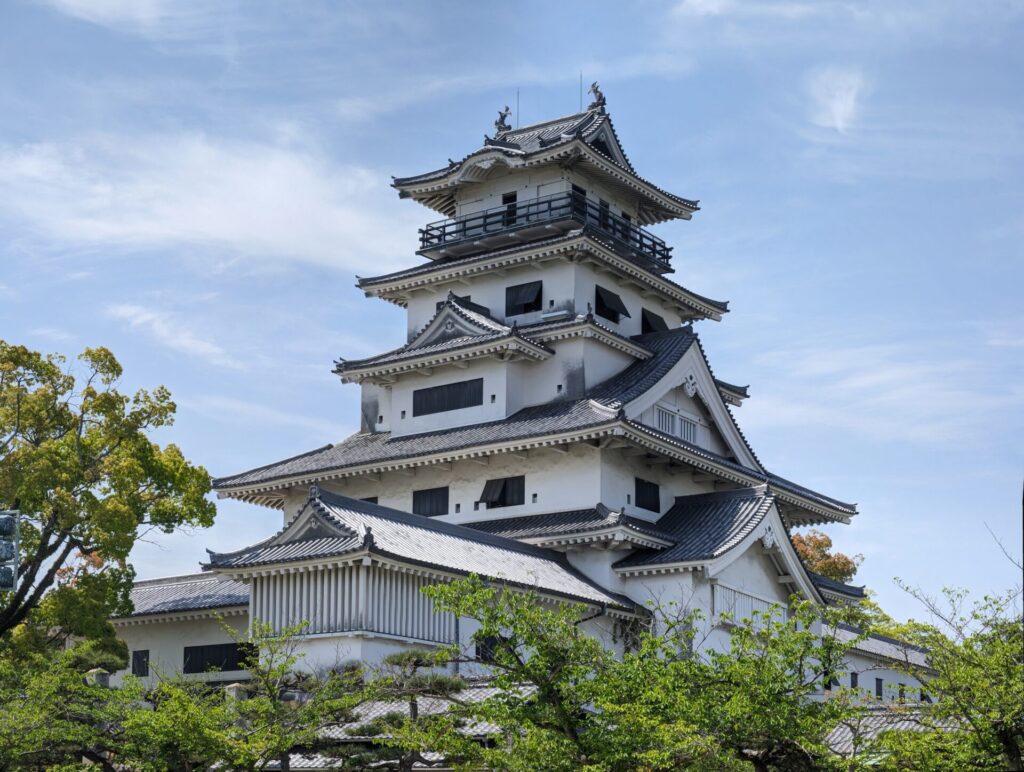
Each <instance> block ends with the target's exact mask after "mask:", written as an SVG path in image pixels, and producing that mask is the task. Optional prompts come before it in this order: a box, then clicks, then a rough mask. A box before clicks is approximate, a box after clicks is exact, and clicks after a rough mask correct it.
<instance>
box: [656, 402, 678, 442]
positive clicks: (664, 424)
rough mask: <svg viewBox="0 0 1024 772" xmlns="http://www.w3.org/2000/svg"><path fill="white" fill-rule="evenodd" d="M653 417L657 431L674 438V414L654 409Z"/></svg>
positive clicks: (660, 408)
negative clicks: (656, 424) (656, 423)
mask: <svg viewBox="0 0 1024 772" xmlns="http://www.w3.org/2000/svg"><path fill="white" fill-rule="evenodd" d="M654 415H655V418H656V420H657V422H658V431H660V432H665V433H666V434H671V435H673V436H675V433H676V414H675V413H673V412H671V411H669V410H665V408H663V407H659V408H655V411H654Z"/></svg>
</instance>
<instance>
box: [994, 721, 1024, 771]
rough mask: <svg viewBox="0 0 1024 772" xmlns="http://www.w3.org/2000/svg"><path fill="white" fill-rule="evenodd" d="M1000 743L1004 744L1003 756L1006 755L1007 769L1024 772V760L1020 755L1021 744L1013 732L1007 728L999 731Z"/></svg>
mask: <svg viewBox="0 0 1024 772" xmlns="http://www.w3.org/2000/svg"><path fill="white" fill-rule="evenodd" d="M997 736H998V737H999V744H1000V745H1002V746H1003V756H1005V757H1006V769H1007V770H1008V772H1024V760H1022V759H1021V755H1020V744H1019V743H1018V742H1017V737H1016V736H1015V735H1014V733H1013V732H1011V731H1007V730H1005V729H1003V730H1000V731H999V732H998V733H997Z"/></svg>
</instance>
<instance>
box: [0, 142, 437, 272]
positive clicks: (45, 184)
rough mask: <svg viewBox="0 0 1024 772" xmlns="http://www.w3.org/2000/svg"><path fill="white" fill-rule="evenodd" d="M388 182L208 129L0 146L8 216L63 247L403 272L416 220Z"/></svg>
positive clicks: (303, 152)
mask: <svg viewBox="0 0 1024 772" xmlns="http://www.w3.org/2000/svg"><path fill="white" fill-rule="evenodd" d="M387 179H388V178H387V176H386V175H384V174H383V173H378V172H376V171H374V170H371V169H367V168H363V167H359V166H352V165H343V164H338V163H336V162H334V161H332V160H331V159H330V158H328V157H325V156H324V155H323V154H321V153H319V152H318V151H317V150H316V149H315V148H312V147H308V146H307V147H296V146H294V145H291V144H289V145H288V146H283V145H277V144H271V143H259V142H246V141H232V140H225V139H214V138H210V137H207V136H205V135H202V134H178V135H170V136H109V135H107V136H99V137H92V138H89V139H85V140H81V141H78V142H73V143H38V144H30V145H21V146H17V147H11V146H8V147H3V146H0V211H2V210H4V209H6V210H8V211H9V212H11V214H13V215H14V216H16V217H20V218H22V219H24V220H26V221H28V223H29V224H30V225H32V226H33V227H34V229H35V231H36V232H37V233H38V234H40V235H41V236H43V237H44V238H47V239H49V240H52V241H53V242H56V243H58V244H69V245H77V246H80V245H82V244H92V245H98V246H102V247H104V248H110V249H120V250H121V251H122V252H128V251H133V250H135V251H137V250H140V249H144V248H148V247H175V246H179V247H180V246H193V247H200V248H207V249H208V250H209V251H211V253H215V254H216V256H217V258H218V259H219V260H224V259H232V258H238V257H241V258H256V259H261V260H264V261H267V260H275V259H276V260H280V259H286V260H293V261H300V262H307V263H314V264H319V265H327V266H332V267H336V268H339V269H342V270H345V271H354V272H357V273H358V272H382V271H384V270H387V269H389V268H396V267H398V266H399V265H400V264H401V262H400V261H401V259H402V257H403V256H404V255H405V254H406V253H407V252H408V245H409V244H410V243H413V242H414V239H415V234H416V225H417V222H418V221H417V220H416V219H415V217H414V215H415V214H416V212H414V211H413V210H412V209H410V208H409V207H403V206H402V205H401V204H400V203H399V202H398V201H397V198H396V197H395V196H394V192H393V191H391V190H390V189H389V188H388V185H387Z"/></svg>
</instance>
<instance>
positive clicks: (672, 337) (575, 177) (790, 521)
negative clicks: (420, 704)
mask: <svg viewBox="0 0 1024 772" xmlns="http://www.w3.org/2000/svg"><path fill="white" fill-rule="evenodd" d="M593 91H594V94H595V97H596V98H595V101H594V102H593V103H592V104H591V105H590V106H589V108H588V109H586V110H585V111H583V112H580V113H577V114H575V115H570V116H567V117H563V118H557V119H555V120H550V121H545V122H543V123H538V124H534V125H530V126H524V127H522V128H512V127H510V126H509V125H508V123H507V122H506V119H507V115H508V112H507V110H506V111H503V112H502V113H501V115H500V116H499V119H498V121H496V122H495V129H496V131H495V132H494V136H493V137H485V139H484V142H483V146H482V147H480V148H478V149H476V150H473V151H472V152H470V153H469V154H467V155H464V156H462V157H461V158H460V160H457V161H449V162H448V163H447V164H445V165H444V166H442V167H441V168H438V169H435V170H433V171H429V172H426V173H425V174H417V175H415V176H411V177H400V178H395V179H394V182H393V186H394V188H395V189H396V190H397V191H398V195H399V196H400V197H401V198H403V199H411V200H412V201H415V202H416V203H418V204H420V205H422V206H424V207H426V208H427V209H429V210H431V213H432V216H433V217H441V218H443V219H440V220H438V221H436V222H432V223H431V224H429V225H425V226H424V227H423V228H422V229H421V230H420V243H419V250H418V251H417V255H418V256H419V258H420V259H419V260H418V261H417V262H416V264H415V265H412V266H410V267H409V268H407V269H405V270H401V271H398V272H395V273H390V274H386V275H383V276H373V277H364V278H360V279H359V280H358V286H359V288H360V289H362V290H363V292H364V293H365V294H366V296H367V297H370V298H376V299H380V300H383V301H386V302H389V303H394V304H396V305H398V306H400V307H402V308H404V309H405V310H406V313H407V320H408V321H407V330H408V336H407V343H406V344H405V345H403V346H401V347H400V348H397V349H395V350H392V351H386V352H383V353H381V354H379V355H377V356H373V357H370V358H367V359H340V360H338V361H337V362H336V363H335V364H334V372H335V373H337V375H338V376H339V378H340V379H341V381H342V383H345V384H357V385H358V388H359V389H360V390H361V393H362V400H361V415H360V419H359V423H360V428H359V431H358V432H356V433H355V434H353V435H351V436H350V437H348V438H346V439H343V440H341V441H339V442H337V443H335V444H333V445H328V446H326V447H318V448H313V449H311V450H309V451H308V452H306V453H303V454H301V455H298V456H295V457H292V458H286V459H283V460H280V461H274V462H272V463H268V464H267V465H265V466H261V467H259V468H257V469H250V470H248V471H243V472H240V473H237V474H232V475H230V476H226V477H221V478H219V479H217V480H216V481H215V482H214V487H215V489H216V491H217V493H218V495H219V496H221V497H229V498H233V499H239V500H242V501H245V502H250V503H251V504H252V505H254V506H263V507H272V508H275V509H278V510H280V512H281V529H280V530H279V531H278V532H277V533H275V534H272V535H269V536H268V537H267V538H265V539H264V540H263V541H260V542H258V543H256V544H246V543H239V544H238V549H237V550H235V551H233V552H228V553H210V554H209V556H208V558H207V559H206V560H205V561H204V564H203V566H202V569H203V570H202V572H201V573H197V574H194V575H189V576H176V577H168V578H165V579H156V580H148V581H141V582H138V583H137V585H136V587H135V589H134V592H133V599H134V604H135V610H134V613H133V614H132V615H130V616H128V617H124V618H120V619H117V620H114V622H115V625H116V627H117V630H118V633H119V635H120V636H121V637H122V638H123V639H124V640H125V641H126V642H127V644H128V647H129V649H130V651H131V652H132V654H131V664H130V670H131V671H132V672H134V673H135V674H136V675H139V676H141V677H143V678H149V679H151V678H155V677H158V676H159V675H160V674H171V673H178V672H184V673H190V674H194V677H196V678H199V679H206V680H210V681H219V682H229V681H237V680H243V679H244V678H245V677H246V673H245V672H244V671H242V670H240V669H239V656H238V650H237V646H236V645H235V644H234V643H232V639H231V638H230V637H229V636H228V635H227V634H226V633H225V632H224V631H223V629H222V627H221V620H223V621H224V622H227V623H228V624H229V625H231V626H233V627H234V628H236V629H239V630H244V629H245V628H246V626H247V625H248V624H249V622H250V621H251V620H255V619H259V620H262V621H264V622H267V623H269V624H271V625H273V626H274V628H275V629H281V628H284V627H286V626H290V625H293V624H296V623H303V622H305V623H307V624H306V627H305V628H304V630H303V633H302V635H301V636H300V650H301V651H302V653H303V654H304V655H305V658H304V663H305V665H306V666H309V667H314V668H329V667H334V666H336V665H338V664H340V663H342V662H346V661H353V660H358V661H362V662H366V663H370V664H373V663H375V662H379V661H380V659H381V658H382V657H383V656H385V655H387V654H389V653H391V652H394V651H397V650H400V649H406V648H409V647H427V648H429V647H433V646H437V645H439V644H447V643H451V642H454V641H459V642H461V643H463V644H465V645H466V646H467V647H471V646H472V644H471V635H472V633H473V627H472V624H471V623H470V622H469V621H468V620H459V619H454V618H452V617H451V616H450V615H445V614H439V613H435V612H434V610H433V608H432V604H431V602H430V601H429V600H428V599H427V598H426V597H425V596H424V595H423V594H422V593H421V592H420V590H421V588H422V587H424V586H425V585H428V584H431V583H436V582H443V581H447V580H450V579H452V578H456V577H463V576H467V575H470V574H476V575H479V576H481V577H486V578H488V579H489V580H491V581H492V582H500V583H502V584H504V585H506V586H508V587H511V588H519V589H523V590H531V591H534V592H535V593H537V595H538V597H539V598H540V599H541V602H545V603H552V604H557V603H564V602H571V603H582V604H585V605H586V606H587V607H589V609H590V610H591V612H592V613H591V614H590V615H589V621H588V622H587V623H586V627H587V629H588V630H589V631H590V632H591V633H592V634H593V635H595V636H597V637H598V638H599V639H600V640H602V641H603V642H604V643H605V644H606V645H607V646H609V647H612V648H619V649H621V647H622V646H623V645H624V644H623V640H624V638H625V637H626V634H625V631H627V630H628V629H629V627H630V625H633V624H635V623H636V622H637V621H638V620H639V621H642V622H648V621H650V618H651V612H650V610H649V608H648V603H649V602H650V601H652V600H654V601H656V602H657V603H659V604H670V603H675V604H678V605H680V606H683V607H690V608H693V607H696V608H699V609H701V610H702V611H703V613H704V616H705V617H706V620H707V623H708V625H709V631H708V636H707V638H706V641H707V643H706V644H705V645H708V646H724V645H727V643H728V636H729V624H728V622H727V620H723V619H722V616H721V615H722V614H726V613H727V614H730V615H733V616H734V617H735V618H743V617H749V615H750V614H751V613H752V612H753V611H756V610H767V609H768V608H770V606H771V604H773V603H785V602H786V601H787V599H788V598H789V597H790V595H792V594H796V595H799V596H801V597H804V598H809V599H812V600H813V601H815V602H817V603H820V604H829V603H842V602H849V601H851V600H856V599H858V598H861V597H863V595H864V591H863V589H862V588H859V587H853V586H849V585H844V584H841V583H838V582H835V581H831V580H828V579H825V578H824V577H821V576H817V575H815V574H813V573H810V572H809V571H808V570H807V569H806V568H805V566H804V565H803V564H802V563H801V560H800V558H799V557H798V555H797V553H796V551H795V550H794V548H793V545H792V543H791V542H790V539H789V533H790V531H791V530H792V529H793V528H796V527H800V526H808V525H815V524H823V523H849V522H850V519H851V518H852V517H854V516H855V515H856V513H857V511H856V507H855V506H854V505H853V504H848V503H845V502H843V501H840V500H837V499H835V498H832V497H831V496H828V495H825V494H824V493H819V492H817V491H813V490H810V489H809V488H806V487H804V486H802V485H799V484H797V483H795V482H791V481H789V480H787V479H785V478H783V477H780V476H778V475H776V474H774V473H773V472H771V471H769V468H768V467H766V465H765V464H764V463H763V462H762V461H761V459H759V458H758V456H757V455H756V454H755V453H754V450H753V448H752V447H751V446H750V444H749V443H748V441H747V439H746V438H745V437H744V435H743V432H742V431H741V430H740V427H739V424H738V423H737V420H736V418H735V415H734V410H735V409H737V408H739V407H740V406H741V404H742V403H743V401H744V400H745V399H747V397H748V394H747V387H745V386H737V385H735V384H734V383H731V382H728V381H725V380H722V379H720V378H718V377H716V375H715V373H714V371H713V370H712V368H711V365H710V363H709V359H708V354H707V352H706V351H705V349H704V348H703V346H702V345H701V341H700V337H699V335H698V331H697V327H698V326H699V324H700V323H707V322H708V321H709V320H710V321H718V320H720V319H722V317H723V316H724V315H725V314H726V312H727V311H728V307H727V304H726V303H725V302H722V301H719V300H713V299H711V298H708V297H704V296H703V295H700V294H698V293H697V292H694V291H693V290H691V289H689V288H687V287H684V286H682V284H680V283H678V282H676V281H674V280H673V279H672V278H671V277H672V276H673V275H674V274H675V269H676V268H678V267H679V266H678V265H675V266H674V265H673V260H672V247H671V246H669V245H667V244H666V243H665V242H664V241H663V240H662V239H661V238H659V237H658V236H657V235H655V233H654V232H653V231H652V230H649V229H652V228H656V227H657V225H658V224H659V223H663V222H666V221H669V220H689V219H690V218H692V217H693V216H694V214H695V213H697V212H698V211H699V206H698V203H697V201H695V200H691V199H688V198H684V197H682V196H679V195H676V194H673V193H669V192H667V191H665V190H663V189H662V188H660V187H658V186H656V185H655V184H654V183H652V182H649V181H648V180H647V179H645V178H644V177H642V176H640V174H639V173H638V171H637V170H636V169H634V168H633V165H632V163H631V162H630V160H629V158H628V156H627V155H626V153H625V151H624V150H623V147H622V145H621V143H620V141H619V136H618V134H617V133H616V130H615V127H614V125H613V122H612V118H611V116H610V115H609V114H608V112H607V110H606V107H605V101H604V97H603V96H602V95H601V93H600V91H599V90H598V89H596V88H595V89H593ZM325 365H326V363H325ZM655 622H656V620H655ZM851 635H852V633H851ZM887 647H888V648H887ZM485 654H486V652H482V653H481V658H482V659H486V657H485ZM854 655H855V656H854V657H853V658H852V659H851V662H850V674H849V677H850V678H851V680H852V681H853V684H854V685H856V683H857V682H856V680H855V679H856V678H857V677H858V675H859V676H860V686H861V688H865V689H867V690H868V691H875V692H876V693H877V694H878V695H880V696H881V695H882V693H883V692H882V689H883V688H886V687H889V686H890V685H892V684H893V683H894V681H895V680H897V679H900V678H901V676H899V675H897V674H896V672H895V671H893V670H891V669H889V668H888V665H889V664H891V663H892V658H893V657H895V656H897V654H896V653H895V647H893V646H892V644H891V642H887V641H886V640H884V639H875V638H872V639H868V640H867V641H865V642H862V643H860V644H858V648H857V649H856V650H855V651H854ZM213 668H219V669H220V672H211V669H213ZM868 671H870V677H868Z"/></svg>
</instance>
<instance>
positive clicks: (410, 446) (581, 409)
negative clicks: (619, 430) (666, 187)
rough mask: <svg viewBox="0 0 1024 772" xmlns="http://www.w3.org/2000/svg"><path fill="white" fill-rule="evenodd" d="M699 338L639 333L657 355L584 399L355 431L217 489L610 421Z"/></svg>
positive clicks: (687, 331)
mask: <svg viewBox="0 0 1024 772" xmlns="http://www.w3.org/2000/svg"><path fill="white" fill-rule="evenodd" d="M694 339H695V336H694V334H693V330H692V328H689V327H683V328H679V329H676V330H672V331H669V332H659V333H649V334H647V335H640V336H637V337H636V338H635V340H636V341H637V342H638V343H640V344H641V345H643V346H644V347H645V348H648V349H650V350H651V351H654V352H655V354H656V355H655V356H653V357H651V358H650V359H645V360H641V361H637V362H634V363H633V364H632V365H630V366H629V367H627V368H626V369H625V370H623V371H622V372H621V373H619V374H618V375H616V376H613V377H612V378H610V379H609V380H607V381H605V382H604V383H602V384H600V385H598V386H597V387H596V388H595V389H594V390H592V392H591V393H590V394H589V395H588V396H587V397H585V398H584V399H580V400H577V401H574V402H570V401H562V402H549V403H546V404H544V405H537V406H534V407H527V408H524V409H522V410H520V411H519V412H517V413H515V414H514V415H512V416H510V417H509V418H507V419H505V420H502V421H494V422H491V423H486V424H474V425H472V426H461V427H457V428H454V429H447V430H444V431H440V432H430V433H429V434H413V435H407V436H403V437H392V436H391V434H390V433H389V432H379V433H376V434H368V433H360V434H353V435H352V436H351V437H349V438H348V439H347V440H344V441H342V442H340V443H338V444H337V445H333V446H330V447H328V448H323V449H321V450H320V451H318V452H316V453H313V454H311V455H304V456H299V457H296V458H293V459H291V460H288V461H284V462H282V463H281V464H279V465H276V466H271V467H262V468H260V469H255V470H252V471H250V472H243V473H241V474H238V475H234V476H231V477H221V478H218V479H217V480H216V481H215V482H214V487H216V488H226V487H234V486H238V485H245V484H251V483H262V482H267V481H270V480H276V479H280V478H286V477H292V476H295V475H302V474H312V473H321V472H329V471H334V470H337V469H343V468H345V467H349V466H359V465H361V464H369V463H374V462H379V461H388V460H396V459H402V458H412V457H415V456H420V455H425V454H428V453H438V452H442V451H446V450H454V449H462V448H467V447H472V446H474V445H485V444H488V443H492V442H504V441H511V440H515V439H521V438H528V437H535V436H539V435H542V434H553V433H555V432H560V431H570V430H575V429H583V428H587V427H590V426H599V425H601V424H607V423H609V422H611V421H613V420H614V419H615V411H617V410H618V409H619V408H620V407H621V406H622V405H623V404H625V403H626V402H629V401H630V400H632V399H635V398H636V397H637V396H639V395H640V394H643V393H644V392H645V391H646V390H647V389H649V388H651V387H652V386H653V385H654V384H655V383H657V382H658V380H660V379H661V378H662V377H664V375H665V373H666V372H668V370H669V369H670V368H671V366H672V365H673V364H675V362H676V361H678V359H679V357H681V356H682V355H683V354H684V353H685V352H686V349H688V348H689V347H690V345H691V344H692V343H693V341H694ZM595 402H596V403H597V404H596V405H595V404H594V403H595Z"/></svg>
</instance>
